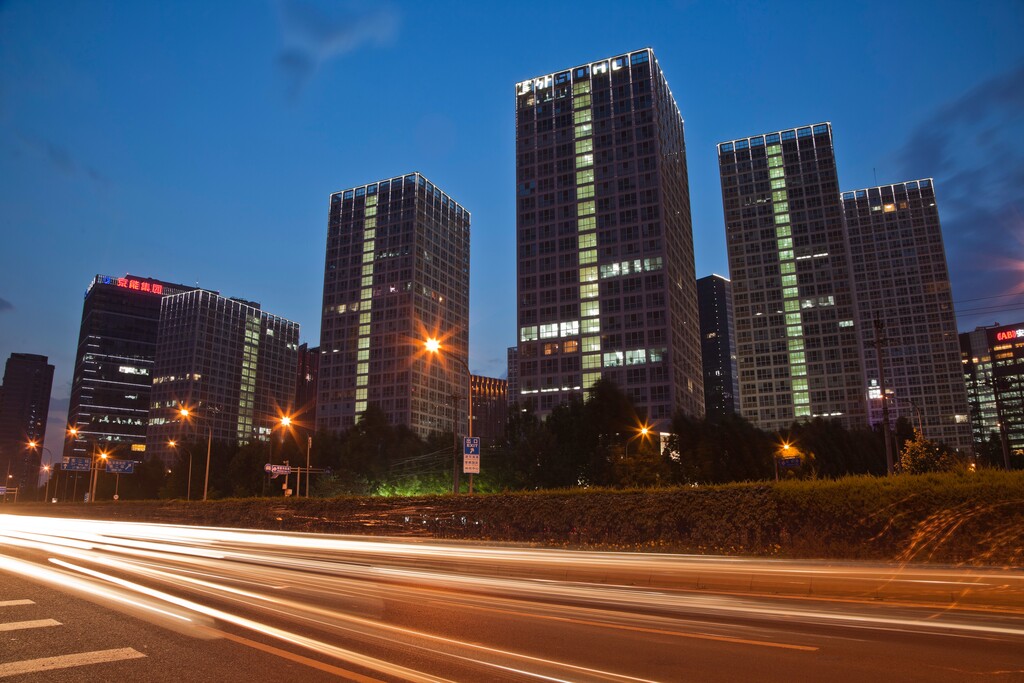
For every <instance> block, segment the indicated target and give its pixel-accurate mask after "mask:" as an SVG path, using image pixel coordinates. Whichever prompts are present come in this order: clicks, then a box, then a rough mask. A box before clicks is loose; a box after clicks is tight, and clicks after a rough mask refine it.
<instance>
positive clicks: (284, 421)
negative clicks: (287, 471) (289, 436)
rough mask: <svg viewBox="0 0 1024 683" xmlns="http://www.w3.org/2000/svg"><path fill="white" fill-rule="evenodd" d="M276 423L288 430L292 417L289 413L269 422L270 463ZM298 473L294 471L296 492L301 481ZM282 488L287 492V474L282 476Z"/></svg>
mask: <svg viewBox="0 0 1024 683" xmlns="http://www.w3.org/2000/svg"><path fill="white" fill-rule="evenodd" d="M278 425H280V426H281V427H284V428H285V429H289V430H290V429H291V426H292V418H291V416H290V415H281V416H280V417H278V418H277V422H276V424H275V423H271V425H270V463H271V464H274V429H276V428H277V426H278ZM307 460H308V455H307ZM307 467H308V463H307ZM299 474H300V472H296V473H295V490H296V492H298V489H299V484H300V483H301V480H300V479H299ZM306 476H307V477H308V476H309V473H308V472H307V473H306ZM265 481H266V480H265V479H264V482H265ZM284 490H285V492H287V490H288V475H285V477H284Z"/></svg>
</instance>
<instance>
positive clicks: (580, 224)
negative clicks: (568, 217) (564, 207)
mask: <svg viewBox="0 0 1024 683" xmlns="http://www.w3.org/2000/svg"><path fill="white" fill-rule="evenodd" d="M576 226H577V230H579V231H580V232H587V231H588V230H593V229H594V228H596V227H597V219H596V218H593V217H591V218H581V219H579V220H578V221H576Z"/></svg>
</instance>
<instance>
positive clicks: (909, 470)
mask: <svg viewBox="0 0 1024 683" xmlns="http://www.w3.org/2000/svg"><path fill="white" fill-rule="evenodd" d="M961 465H962V463H961V461H960V457H959V456H958V455H957V454H956V453H955V452H953V451H951V450H949V449H948V448H946V447H945V446H943V445H941V444H938V443H936V442H934V441H931V440H929V439H926V438H925V437H924V434H923V433H922V432H921V431H920V430H916V429H915V430H914V439H913V440H911V441H908V442H906V443H905V444H904V445H903V451H902V452H901V453H900V470H901V471H903V472H905V473H906V474H924V473H926V472H949V471H952V470H955V469H958V468H959V467H960V466H961Z"/></svg>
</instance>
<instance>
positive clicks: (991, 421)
mask: <svg viewBox="0 0 1024 683" xmlns="http://www.w3.org/2000/svg"><path fill="white" fill-rule="evenodd" d="M999 327H1000V326H999V325H998V324H996V325H991V326H988V327H979V328H977V329H975V330H974V331H973V332H962V333H961V334H960V362H961V365H962V366H963V372H964V385H965V388H966V390H967V405H968V407H969V410H970V415H971V434H972V436H973V438H974V443H975V444H980V443H981V442H983V441H985V440H986V439H988V438H989V437H990V436H991V435H992V434H998V433H999V410H998V408H999V404H997V403H996V387H995V381H994V378H993V375H992V344H991V343H989V331H990V330H994V329H997V328H999ZM1017 328H1024V323H1020V324H1017V325H1013V326H1011V327H1009V328H1006V329H1004V330H1001V331H1003V332H1004V333H1005V332H1008V331H1011V330H1012V331H1013V333H1014V337H1013V339H1014V340H1015V339H1016V331H1017ZM1003 336H1005V334H1004V335H1003ZM1021 337H1022V338H1024V334H1022V335H1021ZM1007 341H1010V340H996V343H998V344H999V345H1000V346H1002V345H1004V344H1006V343H1007ZM1012 345H1013V346H1016V342H1015V341H1014V342H1013V344H1012ZM1006 351H1007V349H1000V353H1006ZM1022 379H1024V378H1022ZM1021 427H1024V424H1022V425H1021ZM1017 440H1018V441H1024V432H1022V433H1021V434H1020V435H1019V436H1018V437H1017ZM1018 447H1019V446H1018Z"/></svg>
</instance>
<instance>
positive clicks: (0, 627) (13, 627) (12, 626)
mask: <svg viewBox="0 0 1024 683" xmlns="http://www.w3.org/2000/svg"><path fill="white" fill-rule="evenodd" d="M60 625H61V623H60V622H59V621H57V620H56V619H35V620H34V621H8V622H7V623H6V624H0V631H20V630H21V629H24V628H44V627H46V626H60Z"/></svg>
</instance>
